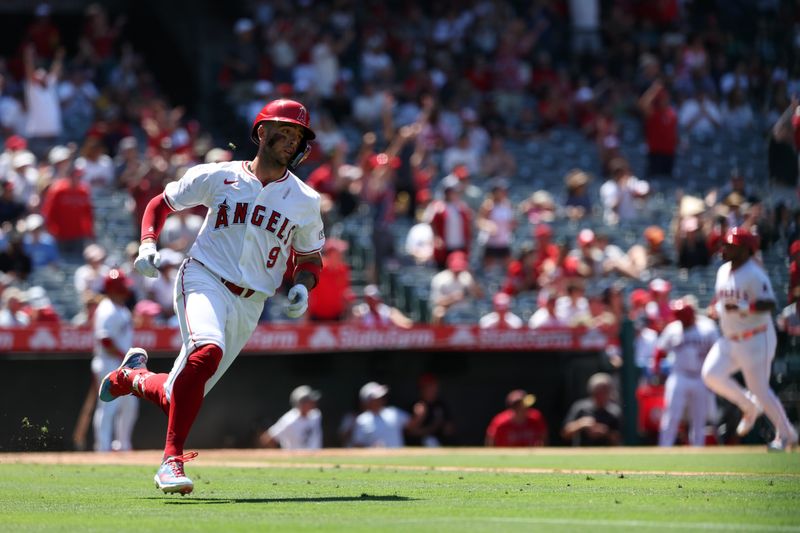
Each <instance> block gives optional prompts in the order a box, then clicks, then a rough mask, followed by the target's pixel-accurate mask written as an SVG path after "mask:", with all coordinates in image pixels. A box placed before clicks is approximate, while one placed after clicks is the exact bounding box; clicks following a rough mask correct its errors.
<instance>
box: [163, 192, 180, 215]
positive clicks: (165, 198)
mask: <svg viewBox="0 0 800 533" xmlns="http://www.w3.org/2000/svg"><path fill="white" fill-rule="evenodd" d="M164 201H165V202H166V203H167V207H169V208H170V209H171V210H173V211H177V209H176V208H175V205H174V204H173V203H172V200H170V199H169V196H167V191H164Z"/></svg>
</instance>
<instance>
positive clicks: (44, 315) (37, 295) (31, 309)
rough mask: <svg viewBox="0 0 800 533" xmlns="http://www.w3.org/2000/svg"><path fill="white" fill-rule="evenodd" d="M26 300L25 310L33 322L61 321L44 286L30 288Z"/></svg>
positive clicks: (54, 322) (51, 322)
mask: <svg viewBox="0 0 800 533" xmlns="http://www.w3.org/2000/svg"><path fill="white" fill-rule="evenodd" d="M26 300H27V305H26V306H25V308H24V312H25V313H27V314H28V316H30V317H31V324H58V323H59V322H60V321H61V317H60V316H58V312H57V311H56V310H55V308H54V307H53V304H52V303H51V302H50V298H49V297H48V296H47V291H45V290H44V287H40V286H38V285H35V286H33V287H31V288H30V289H28V290H27V292H26Z"/></svg>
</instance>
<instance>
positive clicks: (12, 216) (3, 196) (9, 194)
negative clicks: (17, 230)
mask: <svg viewBox="0 0 800 533" xmlns="http://www.w3.org/2000/svg"><path fill="white" fill-rule="evenodd" d="M25 211H26V207H25V203H24V202H21V201H19V200H17V198H16V197H15V196H14V184H13V183H11V182H10V181H8V180H7V179H0V225H1V224H5V223H6V222H10V223H12V224H13V223H16V221H17V220H19V219H20V218H22V215H24V214H25Z"/></svg>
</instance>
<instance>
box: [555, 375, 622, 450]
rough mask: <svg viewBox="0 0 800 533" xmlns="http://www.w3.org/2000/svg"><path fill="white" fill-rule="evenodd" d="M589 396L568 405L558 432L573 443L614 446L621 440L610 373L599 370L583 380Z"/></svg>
mask: <svg viewBox="0 0 800 533" xmlns="http://www.w3.org/2000/svg"><path fill="white" fill-rule="evenodd" d="M587 389H588V392H589V396H588V397H587V398H583V399H581V400H577V401H576V402H575V403H573V404H572V406H571V407H570V409H569V412H568V413H567V416H566V417H565V418H564V423H563V425H562V429H561V436H562V438H563V439H564V440H566V441H567V442H570V443H572V445H573V446H616V445H619V444H621V441H622V436H621V433H620V430H621V429H622V409H621V408H620V406H619V405H617V404H616V403H615V402H614V401H613V400H612V399H611V396H612V392H613V384H612V380H611V376H609V375H608V374H606V373H603V372H600V373H597V374H594V375H592V377H590V378H589V382H588V384H587Z"/></svg>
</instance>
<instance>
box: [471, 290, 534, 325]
mask: <svg viewBox="0 0 800 533" xmlns="http://www.w3.org/2000/svg"><path fill="white" fill-rule="evenodd" d="M492 307H493V311H491V312H489V313H487V314H485V315H483V316H482V317H481V318H480V320H478V326H479V327H480V328H481V329H520V328H521V327H523V326H524V325H525V323H524V322H523V321H522V319H521V318H520V317H519V316H517V315H516V314H514V313H513V312H512V311H511V310H510V308H511V296H509V295H508V294H507V293H505V292H498V293H496V294H495V295H494V296H493V297H492Z"/></svg>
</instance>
